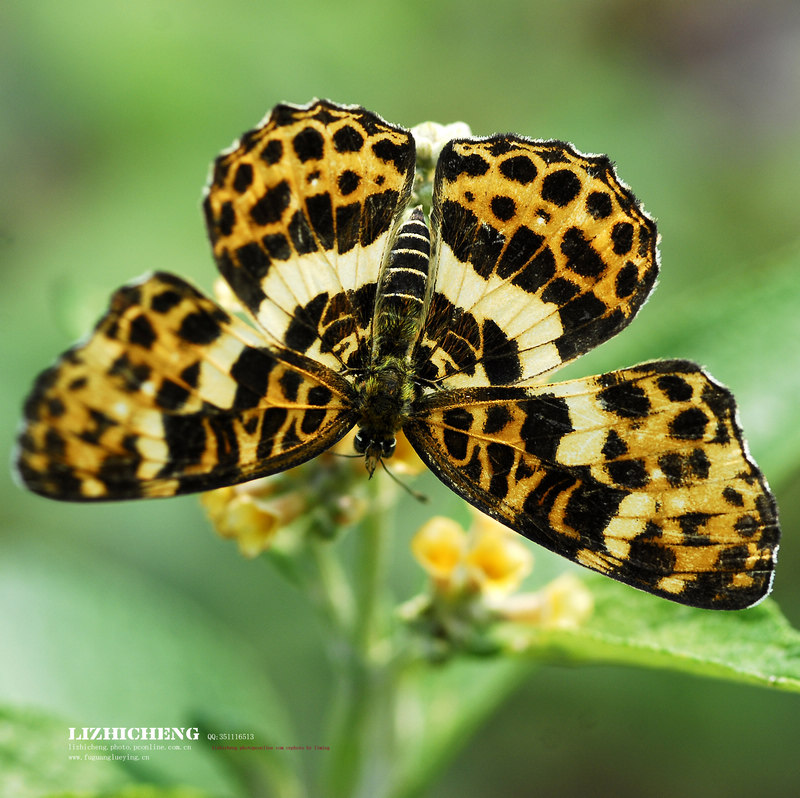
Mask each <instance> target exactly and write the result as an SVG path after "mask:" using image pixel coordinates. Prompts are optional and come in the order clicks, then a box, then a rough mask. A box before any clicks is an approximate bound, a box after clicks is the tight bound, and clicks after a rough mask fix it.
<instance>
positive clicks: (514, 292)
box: [18, 100, 779, 609]
mask: <svg viewBox="0 0 800 798" xmlns="http://www.w3.org/2000/svg"><path fill="white" fill-rule="evenodd" d="M415 161H416V159H415V140H414V137H413V135H412V133H411V132H409V131H408V130H405V129H403V128H401V127H398V126H396V125H391V124H389V123H387V122H385V121H384V120H383V119H381V118H380V117H379V116H377V115H376V114H374V113H371V112H369V111H366V110H364V109H363V108H359V107H353V106H340V105H335V104H333V103H330V102H327V101H320V100H318V101H314V102H311V103H310V104H308V105H305V106H294V105H279V106H277V107H275V108H274V109H273V110H272V112H271V113H270V114H269V116H268V117H267V118H266V119H265V120H264V122H263V123H262V124H260V125H259V126H258V127H256V128H255V129H253V130H251V131H250V132H248V133H246V134H245V135H244V136H242V137H241V139H240V140H239V141H238V142H237V143H236V144H235V145H234V146H233V147H232V148H231V149H230V150H228V151H226V152H224V153H223V154H221V155H220V156H219V157H218V158H217V160H216V162H215V164H214V166H213V171H212V175H211V179H210V184H209V186H208V188H207V191H206V195H205V201H204V211H205V217H206V223H207V226H208V231H209V236H210V240H211V245H212V249H213V253H214V257H215V259H216V262H217V265H218V267H219V270H220V272H221V274H222V276H223V277H224V278H225V280H227V282H228V284H229V285H230V287H231V288H232V290H233V292H234V294H235V295H236V297H237V298H238V301H239V302H240V303H241V305H242V306H243V307H244V308H245V309H246V310H247V311H248V312H249V314H250V316H251V317H252V319H253V320H254V322H255V326H251V325H250V324H248V323H245V322H244V321H242V320H241V319H240V318H238V317H237V316H235V315H232V314H231V313H229V312H228V311H226V310H224V309H223V308H222V307H221V306H220V305H218V304H217V303H216V302H214V301H212V300H211V299H209V298H207V297H206V296H204V295H203V294H202V293H200V292H199V291H198V290H197V289H195V288H194V287H192V286H191V285H190V284H189V283H187V282H186V281H185V280H183V279H181V278H179V277H176V276H174V275H171V274H168V273H164V272H156V273H154V274H151V275H149V276H146V277H144V278H142V279H140V280H139V281H137V282H135V283H131V284H129V285H127V286H125V287H123V288H121V289H119V290H118V291H117V292H116V293H115V294H114V295H113V297H112V299H111V306H110V308H109V310H108V312H107V314H106V315H105V316H104V317H103V318H102V319H101V320H100V322H99V323H98V325H97V327H96V328H95V330H94V332H93V333H92V334H91V336H90V337H89V338H88V339H87V340H86V341H85V342H83V343H80V344H78V345H77V346H75V347H74V348H72V349H70V350H68V351H67V352H66V353H65V354H64V355H62V357H61V358H60V359H59V360H58V361H57V362H56V364H55V365H54V366H53V367H51V368H50V369H48V370H47V371H45V372H44V373H42V374H41V375H40V376H39V378H38V379H37V381H36V383H35V385H34V387H33V390H32V392H31V394H30V396H29V397H28V400H27V402H26V405H25V426H24V428H23V431H22V433H21V435H20V438H19V454H18V471H19V474H20V476H21V478H22V480H23V482H24V483H25V485H26V486H27V487H28V488H30V489H31V490H33V491H35V492H37V493H40V494H42V495H44V496H48V497H50V498H55V499H64V500H70V501H93V500H110V499H133V498H139V497H156V496H173V495H176V494H180V493H187V492H192V491H204V490H210V489H212V488H217V487H221V486H226V485H231V484H234V483H239V482H243V481H246V480H250V479H253V478H256V477H261V476H265V475H268V474H273V473H275V472H278V471H283V470H285V469H288V468H291V467H292V466H295V465H298V464H300V463H303V462H305V461H307V460H308V459H310V458H312V457H314V456H315V455H317V454H319V453H320V452H323V451H325V450H326V449H328V448H329V447H331V446H332V445H333V444H335V443H336V442H337V441H339V440H340V439H341V438H342V437H343V436H344V435H345V434H346V433H347V432H348V431H349V430H351V429H352V428H353V427H357V429H358V431H357V434H356V437H355V448H356V451H357V452H358V453H360V454H362V455H363V456H364V459H365V464H366V469H367V471H368V472H369V474H370V475H372V473H373V471H374V470H375V468H376V467H377V465H378V464H379V463H381V462H382V461H384V460H387V459H388V458H390V457H391V455H392V451H393V448H394V445H395V440H396V436H397V435H398V434H399V433H400V432H401V431H402V432H403V433H404V434H405V435H406V436H407V438H408V440H409V441H410V443H411V445H412V446H413V447H414V449H415V450H416V451H417V452H418V454H419V455H420V457H421V458H422V460H423V461H424V462H425V463H426V464H427V465H428V467H429V468H430V469H431V470H432V471H433V472H434V473H435V474H436V475H437V476H438V477H439V478H440V479H441V480H442V481H443V482H444V483H445V484H446V485H448V486H449V487H450V488H452V489H453V490H454V491H456V493H458V494H460V495H461V496H463V497H464V498H465V499H466V500H467V501H468V502H470V503H471V504H473V505H474V506H475V507H477V508H479V509H480V510H482V511H484V512H485V513H487V514H489V515H490V516H493V517H494V518H496V519H498V520H499V521H501V522H502V523H504V524H506V525H507V526H509V527H511V528H512V529H514V530H516V531H517V532H519V533H521V534H522V535H524V536H526V537H528V538H530V539H531V540H533V541H535V542H536V543H539V544H541V545H543V546H545V547H546V548H548V549H551V550H553V551H555V552H557V553H559V554H561V555H563V556H565V557H567V558H568V559H570V560H573V561H574V562H577V563H580V564H581V565H584V566H586V567H588V568H591V569H593V570H595V571H599V572H601V573H604V574H607V575H608V576H611V577H613V578H615V579H618V580H620V581H622V582H625V583H627V584H630V585H633V586H634V587H637V588H640V589H642V590H646V591H648V592H651V593H654V594H656V595H659V596H663V597H666V598H668V599H672V600H674V601H678V602H681V603H684V604H689V605H694V606H698V607H708V608H720V609H737V608H741V607H746V606H749V605H751V604H753V603H755V602H757V601H759V600H760V599H761V598H763V597H764V596H765V595H766V594H767V593H768V592H769V589H770V585H771V581H772V574H773V568H774V562H775V555H776V551H777V548H778V537H779V529H778V523H777V514H776V507H775V502H774V499H773V497H772V495H771V494H770V492H769V489H768V487H767V484H766V481H765V479H764V477H763V476H762V475H761V473H760V472H759V470H758V468H757V467H756V465H755V464H754V463H753V461H752V460H751V459H750V458H749V456H748V454H747V450H746V447H745V444H744V441H743V439H742V433H741V430H740V428H739V426H738V423H737V420H736V407H735V404H734V400H733V397H732V396H731V394H730V392H729V391H728V390H727V389H725V388H724V387H723V386H721V385H720V384H719V383H717V382H715V381H714V380H713V379H712V378H711V377H710V376H709V375H708V374H706V373H705V372H704V371H703V370H702V369H701V368H700V367H699V366H697V365H695V364H693V363H690V362H688V361H683V360H667V361H654V362H649V363H644V364H641V365H639V366H635V367H633V368H628V369H622V370H619V371H614V372H611V373H608V374H603V375H600V376H595V377H589V378H585V379H579V380H570V381H567V382H556V383H550V382H548V377H549V375H550V374H551V372H553V371H555V370H556V369H557V368H559V367H560V366H562V365H563V364H564V363H566V362H568V361H571V360H573V359H574V358H576V357H578V356H579V355H581V354H583V353H585V352H586V351H588V350H589V349H591V348H593V347H595V346H597V345H598V344H600V343H602V342H603V341H605V340H607V339H608V338H610V337H611V336H613V335H615V334H616V333H617V332H619V331H620V330H621V329H623V328H624V327H625V326H626V325H627V324H628V322H629V321H630V320H631V319H632V318H633V316H634V315H635V314H636V312H637V311H638V310H639V308H640V307H641V306H642V304H643V303H644V301H645V299H646V298H647V296H648V294H649V293H650V291H651V289H652V288H653V285H654V282H655V279H656V273H657V269H658V263H657V254H656V229H655V224H654V222H653V220H652V219H651V218H650V217H649V216H647V215H646V214H645V213H644V211H643V210H642V208H641V207H640V205H639V204H638V202H637V200H636V198H635V197H634V196H633V194H632V193H631V192H630V190H629V189H628V188H627V187H626V186H625V185H624V184H623V183H622V182H621V181H620V180H619V179H618V178H617V176H616V174H615V172H614V169H613V167H612V164H611V162H610V161H609V160H608V159H607V158H606V157H605V156H588V155H583V154H581V153H579V152H578V151H576V150H575V149H574V148H573V147H572V146H571V145H569V144H566V143H564V142H560V141H537V140H533V139H528V138H525V137H522V136H517V135H510V134H503V135H494V136H489V137H486V138H471V137H468V138H456V139H453V140H450V141H449V142H447V143H446V144H445V145H444V147H443V148H442V149H441V153H440V155H439V158H438V163H437V165H436V171H435V177H434V180H433V195H432V201H431V208H430V212H429V214H427V215H426V213H425V209H423V208H421V207H419V206H417V207H410V206H411V204H412V203H411V202H410V198H411V196H412V188H413V184H414V178H415V171H416V170H415Z"/></svg>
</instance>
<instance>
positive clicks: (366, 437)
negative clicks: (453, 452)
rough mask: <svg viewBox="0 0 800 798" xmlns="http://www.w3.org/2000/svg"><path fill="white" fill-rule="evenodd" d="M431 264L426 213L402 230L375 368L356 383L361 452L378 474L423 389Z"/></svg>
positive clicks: (382, 294)
mask: <svg viewBox="0 0 800 798" xmlns="http://www.w3.org/2000/svg"><path fill="white" fill-rule="evenodd" d="M429 262H430V232H429V231H428V226H427V225H426V224H425V220H424V217H423V214H422V210H421V209H420V208H415V209H414V210H413V211H412V212H411V215H410V216H409V218H408V220H407V221H406V222H405V223H404V224H403V225H402V226H401V227H400V230H399V231H398V234H397V238H396V240H395V242H394V244H393V245H392V249H391V251H390V253H389V257H388V258H387V261H386V267H385V269H384V271H383V274H382V275H381V280H380V283H379V286H378V292H377V298H376V302H375V321H374V328H373V338H372V353H371V358H370V365H369V368H368V370H367V373H366V376H365V377H364V379H363V380H360V381H357V382H356V392H357V396H358V399H357V407H358V409H359V411H360V413H361V418H360V420H359V422H358V426H359V430H358V433H357V435H356V440H355V447H356V451H357V452H358V453H359V454H363V455H364V456H365V459H366V466H367V471H368V472H369V473H370V475H371V474H372V472H373V471H374V470H375V468H376V466H377V464H378V462H380V460H382V459H384V458H388V457H391V455H392V452H393V451H394V446H395V435H396V433H397V431H398V430H399V429H400V428H401V427H402V426H403V424H404V423H405V422H406V420H407V419H408V417H409V415H410V413H411V407H412V403H413V401H414V399H415V398H416V396H417V393H418V389H417V387H416V383H415V381H414V374H415V368H414V365H413V363H412V358H411V353H412V351H413V348H414V344H415V343H416V340H417V337H418V335H419V331H420V328H421V326H422V321H423V314H424V308H425V294H426V290H427V282H428V266H429Z"/></svg>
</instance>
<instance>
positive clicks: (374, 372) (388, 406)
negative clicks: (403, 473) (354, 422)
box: [355, 358, 416, 475]
mask: <svg viewBox="0 0 800 798" xmlns="http://www.w3.org/2000/svg"><path fill="white" fill-rule="evenodd" d="M355 387H356V393H357V408H358V410H359V413H360V417H359V420H358V432H357V433H356V439H355V448H356V451H357V452H358V453H359V454H363V455H364V456H365V459H366V466H367V471H369V473H370V475H371V474H372V472H373V471H374V470H375V468H376V466H377V464H378V462H379V461H380V460H382V459H385V458H388V457H391V456H392V452H393V451H394V447H395V436H396V434H397V432H398V431H399V430H400V429H401V428H402V426H403V424H404V423H405V422H406V420H407V419H408V417H409V415H410V414H411V407H412V403H413V401H414V398H415V390H416V389H415V385H414V380H413V370H412V368H411V364H410V363H409V361H408V360H406V359H405V358H402V359H401V358H386V359H384V360H382V361H381V362H380V363H374V364H373V365H372V366H371V367H370V369H369V371H368V372H367V374H366V376H365V377H364V379H363V380H361V381H358V382H357V383H356V386H355Z"/></svg>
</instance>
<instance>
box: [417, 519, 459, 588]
mask: <svg viewBox="0 0 800 798" xmlns="http://www.w3.org/2000/svg"><path fill="white" fill-rule="evenodd" d="M466 547H467V536H466V533H465V532H464V530H463V529H462V528H461V526H460V525H459V524H457V523H456V522H455V521H453V519H452V518H445V517H444V516H442V515H437V516H434V517H433V518H431V519H430V520H428V521H426V522H425V523H424V524H423V525H422V526H421V527H420V528H419V530H418V531H417V533H416V534H415V535H414V537H413V538H412V539H411V552H412V553H413V555H414V557H415V558H416V560H417V562H419V564H420V565H421V566H422V567H423V568H424V569H425V570H426V571H427V572H428V573H429V574H430V575H431V577H432V578H433V579H434V581H435V582H437V583H438V584H439V586H440V587H442V588H444V587H447V586H448V585H450V584H451V583H452V582H453V581H454V576H455V572H456V569H457V568H458V567H459V566H460V565H461V563H462V562H463V559H464V553H465V551H466Z"/></svg>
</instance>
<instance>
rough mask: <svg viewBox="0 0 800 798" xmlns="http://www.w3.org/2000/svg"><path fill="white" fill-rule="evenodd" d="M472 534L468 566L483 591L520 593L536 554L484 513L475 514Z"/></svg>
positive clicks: (469, 571)
mask: <svg viewBox="0 0 800 798" xmlns="http://www.w3.org/2000/svg"><path fill="white" fill-rule="evenodd" d="M471 532H472V543H471V545H470V547H469V552H468V553H467V556H466V559H465V563H464V564H465V566H466V568H467V571H468V573H469V575H470V577H471V578H472V579H473V580H474V581H475V582H476V583H477V585H478V586H479V589H480V590H481V592H484V593H493V594H505V593H510V592H511V591H513V590H516V589H517V588H518V587H519V586H520V584H521V583H522V580H523V579H525V577H526V576H527V575H528V574H529V573H530V572H531V569H532V568H533V555H532V554H531V553H530V551H529V550H528V549H527V547H526V546H525V545H524V544H523V543H522V541H521V540H520V538H519V535H517V534H515V533H514V532H512V531H511V530H509V529H508V528H507V527H505V526H503V525H502V524H501V523H500V522H499V521H495V520H494V519H493V518H490V517H489V516H488V515H484V514H483V513H481V514H480V515H479V514H477V513H476V514H475V517H474V520H473V524H472V528H471Z"/></svg>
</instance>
